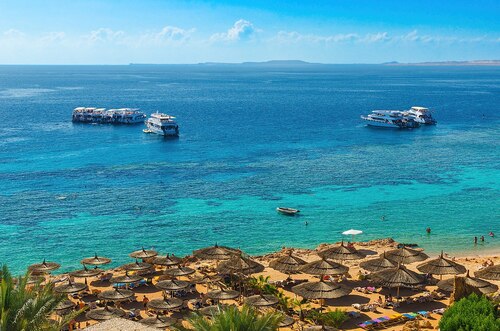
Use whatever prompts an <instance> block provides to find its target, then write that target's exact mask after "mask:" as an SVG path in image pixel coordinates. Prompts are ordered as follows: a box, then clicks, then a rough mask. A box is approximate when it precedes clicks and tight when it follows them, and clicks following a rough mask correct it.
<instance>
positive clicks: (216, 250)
mask: <svg viewBox="0 0 500 331" xmlns="http://www.w3.org/2000/svg"><path fill="white" fill-rule="evenodd" d="M238 253H240V251H239V250H237V249H234V248H230V247H225V246H219V245H217V244H215V246H210V247H205V248H202V249H198V250H195V251H193V256H194V257H196V258H198V259H201V260H219V261H223V260H229V259H230V258H231V257H233V255H235V254H238Z"/></svg>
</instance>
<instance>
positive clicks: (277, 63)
mask: <svg viewBox="0 0 500 331" xmlns="http://www.w3.org/2000/svg"><path fill="white" fill-rule="evenodd" d="M129 65H133V66H138V65H140V66H155V65H176V64H167V63H164V64H162V63H157V64H155V63H130V64H129ZM177 65H194V66H248V67H252V66H257V67H305V66H318V65H319V66H323V65H371V66H373V65H383V66H500V60H473V61H442V62H416V63H401V62H397V61H391V62H384V63H375V64H374V63H315V62H307V61H302V60H269V61H262V62H239V63H238V62H234V63H231V62H201V63H192V64H188V63H186V64H177Z"/></svg>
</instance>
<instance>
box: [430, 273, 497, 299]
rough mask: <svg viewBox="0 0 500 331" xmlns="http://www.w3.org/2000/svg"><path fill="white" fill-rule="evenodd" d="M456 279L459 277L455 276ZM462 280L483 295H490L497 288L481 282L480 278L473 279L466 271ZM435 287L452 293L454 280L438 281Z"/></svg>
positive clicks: (483, 281)
mask: <svg viewBox="0 0 500 331" xmlns="http://www.w3.org/2000/svg"><path fill="white" fill-rule="evenodd" d="M456 277H460V276H456ZM464 278H465V284H467V285H470V286H472V287H475V288H477V289H478V290H479V291H481V293H483V294H490V293H495V292H496V291H498V286H496V285H495V284H492V283H490V282H487V281H485V280H482V279H480V278H475V277H471V276H469V271H467V274H466V275H465V277H464ZM437 287H438V288H439V289H440V290H443V291H446V292H453V290H454V289H455V278H449V279H445V280H442V281H439V282H438V283H437Z"/></svg>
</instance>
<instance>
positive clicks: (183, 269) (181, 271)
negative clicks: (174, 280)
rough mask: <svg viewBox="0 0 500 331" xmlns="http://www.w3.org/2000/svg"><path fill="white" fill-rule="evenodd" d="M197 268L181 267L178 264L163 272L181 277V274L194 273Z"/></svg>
mask: <svg viewBox="0 0 500 331" xmlns="http://www.w3.org/2000/svg"><path fill="white" fill-rule="evenodd" d="M195 272H196V270H194V269H191V268H188V267H181V266H177V267H175V268H170V269H167V270H165V271H164V272H163V274H164V275H168V276H172V277H180V276H187V275H191V274H194V273H195Z"/></svg>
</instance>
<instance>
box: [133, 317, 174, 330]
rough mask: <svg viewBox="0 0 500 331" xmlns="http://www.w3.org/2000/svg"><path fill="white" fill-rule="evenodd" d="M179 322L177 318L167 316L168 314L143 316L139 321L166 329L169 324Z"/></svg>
mask: <svg viewBox="0 0 500 331" xmlns="http://www.w3.org/2000/svg"><path fill="white" fill-rule="evenodd" d="M176 322H177V320H176V319H175V318H172V317H166V316H158V315H156V316H153V317H148V318H143V319H141V320H140V321H139V323H142V324H145V325H147V326H150V327H153V328H157V329H163V330H164V329H165V328H168V327H169V326H172V325H174V324H175V323H176Z"/></svg>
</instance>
